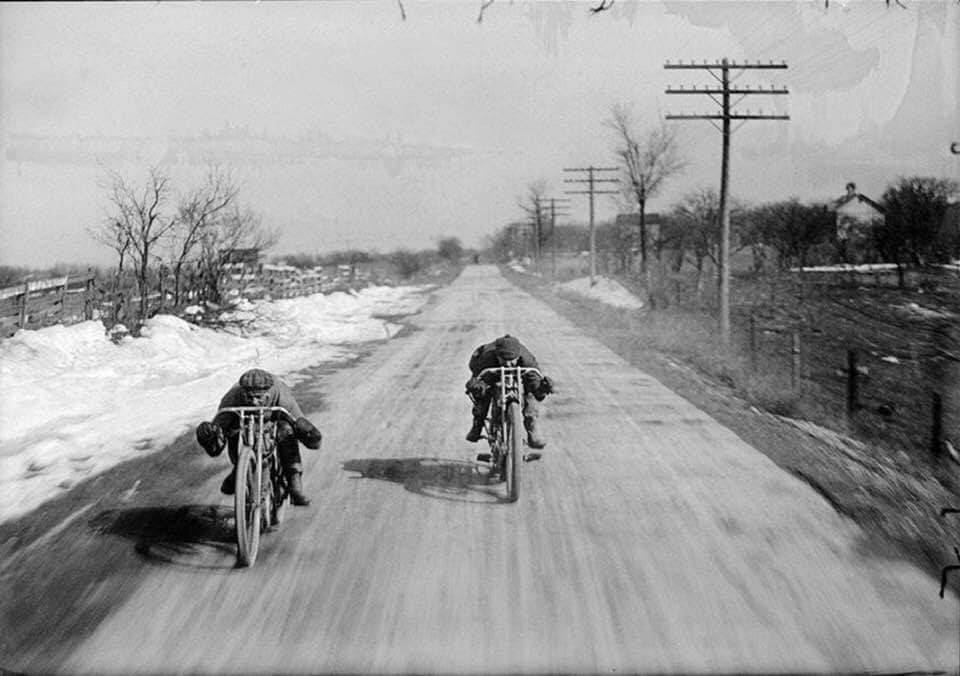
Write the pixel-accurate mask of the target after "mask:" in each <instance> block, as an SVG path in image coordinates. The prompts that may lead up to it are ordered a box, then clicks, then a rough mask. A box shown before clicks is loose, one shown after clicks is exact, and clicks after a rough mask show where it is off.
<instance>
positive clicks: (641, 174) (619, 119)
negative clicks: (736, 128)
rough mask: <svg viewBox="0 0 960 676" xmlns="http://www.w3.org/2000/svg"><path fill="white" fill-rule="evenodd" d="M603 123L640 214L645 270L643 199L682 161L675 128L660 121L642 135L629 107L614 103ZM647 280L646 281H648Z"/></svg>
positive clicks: (653, 193) (681, 165) (644, 269)
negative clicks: (614, 142) (613, 138)
mask: <svg viewBox="0 0 960 676" xmlns="http://www.w3.org/2000/svg"><path fill="white" fill-rule="evenodd" d="M605 124H606V126H608V127H609V128H611V129H612V130H613V131H614V132H615V133H616V135H617V146H616V153H617V156H618V157H619V158H620V161H621V163H622V165H623V173H624V174H625V176H626V179H627V180H626V181H625V182H624V183H625V185H624V190H625V191H628V192H629V194H630V197H631V198H632V200H633V201H635V202H636V204H637V210H638V212H639V214H640V266H641V271H642V272H643V273H644V274H646V272H647V263H648V257H647V222H646V210H647V200H649V199H650V198H651V197H655V196H656V194H657V192H658V191H659V190H660V188H661V187H662V186H663V184H664V182H665V181H666V180H667V179H669V178H670V177H671V176H674V175H675V174H677V173H679V172H680V171H681V170H682V169H683V168H684V167H685V166H686V162H685V161H684V160H683V159H682V158H681V157H680V153H679V149H678V147H677V136H676V131H675V130H674V129H673V128H671V127H668V126H667V125H665V124H663V123H662V122H661V124H660V125H659V126H658V127H656V128H654V129H652V130H650V131H648V132H647V133H646V135H645V136H644V135H642V133H641V132H640V131H638V130H637V128H636V125H635V122H634V120H633V115H632V113H631V111H630V108H629V107H628V106H626V105H624V104H615V105H614V106H613V109H612V110H611V116H610V119H609V120H607V121H606V123H605ZM648 281H649V280H648Z"/></svg>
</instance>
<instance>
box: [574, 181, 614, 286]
mask: <svg viewBox="0 0 960 676" xmlns="http://www.w3.org/2000/svg"><path fill="white" fill-rule="evenodd" d="M564 171H585V172H587V178H565V179H563V182H564V183H586V184H588V189H587V190H565V191H564V192H565V193H566V194H567V195H590V286H593V285H594V284H596V281H595V280H594V277H596V276H597V234H596V228H595V227H594V223H593V196H594V195H616V194H618V192H619V191H617V190H597V189H596V187H595V186H596V184H597V183H619V182H620V179H619V178H596V177H595V176H594V174H595V173H596V172H600V171H620V169H619V168H618V167H595V166H593V165H590V166H589V167H585V168H582V169H572V168H565V169H564Z"/></svg>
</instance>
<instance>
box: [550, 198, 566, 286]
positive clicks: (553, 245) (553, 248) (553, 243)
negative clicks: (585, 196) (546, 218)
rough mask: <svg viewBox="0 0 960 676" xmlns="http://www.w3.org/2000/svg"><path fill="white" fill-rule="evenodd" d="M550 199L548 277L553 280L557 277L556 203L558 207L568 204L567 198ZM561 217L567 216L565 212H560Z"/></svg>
mask: <svg viewBox="0 0 960 676" xmlns="http://www.w3.org/2000/svg"><path fill="white" fill-rule="evenodd" d="M549 199H550V276H551V277H552V278H553V279H556V277H557V237H556V235H557V202H560V203H561V204H560V207H561V208H563V207H566V206H567V205H568V204H569V203H570V199H569V198H567V197H559V198H557V197H551V198H549ZM560 215H561V216H568V215H569V214H568V213H567V212H561V213H560Z"/></svg>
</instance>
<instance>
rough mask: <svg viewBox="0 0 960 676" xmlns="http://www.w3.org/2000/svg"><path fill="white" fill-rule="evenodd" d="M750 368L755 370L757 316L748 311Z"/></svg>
mask: <svg viewBox="0 0 960 676" xmlns="http://www.w3.org/2000/svg"><path fill="white" fill-rule="evenodd" d="M750 370H751V371H756V370H757V317H756V315H754V314H753V313H752V312H751V313H750Z"/></svg>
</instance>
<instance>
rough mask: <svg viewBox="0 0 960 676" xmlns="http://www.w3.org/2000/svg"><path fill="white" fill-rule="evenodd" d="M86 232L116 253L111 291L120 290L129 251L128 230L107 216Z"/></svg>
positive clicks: (113, 218)
mask: <svg viewBox="0 0 960 676" xmlns="http://www.w3.org/2000/svg"><path fill="white" fill-rule="evenodd" d="M87 232H88V234H89V235H90V236H91V237H92V238H93V239H94V240H95V241H97V242H99V243H100V244H103V245H105V246H108V247H110V248H111V249H113V250H114V251H115V252H116V254H117V267H116V269H115V270H114V274H113V293H114V294H116V293H117V292H118V291H119V290H120V281H121V280H122V279H123V266H124V264H125V263H126V261H127V256H128V254H129V253H130V232H129V231H128V230H127V229H125V228H123V227H121V226H120V223H118V222H117V219H116V218H115V217H108V218H106V219H104V220H103V222H101V223H100V224H99V225H96V226H93V227H90V228H88V229H87Z"/></svg>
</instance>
